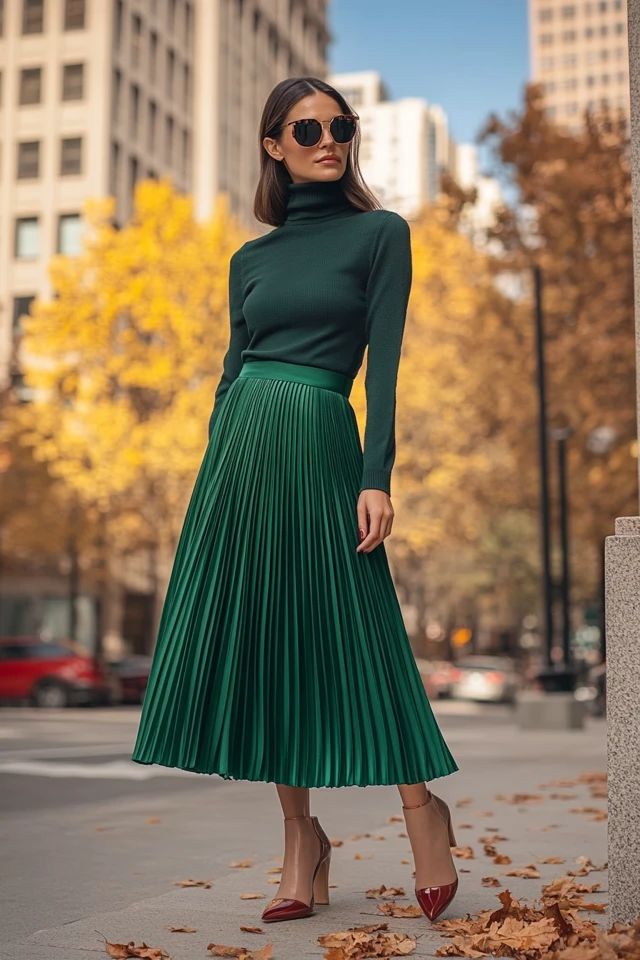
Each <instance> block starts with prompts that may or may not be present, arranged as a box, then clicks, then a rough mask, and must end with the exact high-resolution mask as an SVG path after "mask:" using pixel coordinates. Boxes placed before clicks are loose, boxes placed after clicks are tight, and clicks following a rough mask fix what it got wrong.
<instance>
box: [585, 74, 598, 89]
mask: <svg viewBox="0 0 640 960" xmlns="http://www.w3.org/2000/svg"><path fill="white" fill-rule="evenodd" d="M595 82H596V78H595V77H593V76H591V75H590V76H588V77H587V86H588V87H592V86H593V85H594V83H595Z"/></svg>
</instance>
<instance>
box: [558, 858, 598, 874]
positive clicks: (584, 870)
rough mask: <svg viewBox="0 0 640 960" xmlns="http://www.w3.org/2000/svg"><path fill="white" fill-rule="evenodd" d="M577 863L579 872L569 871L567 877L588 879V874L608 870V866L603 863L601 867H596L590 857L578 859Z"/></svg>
mask: <svg viewBox="0 0 640 960" xmlns="http://www.w3.org/2000/svg"><path fill="white" fill-rule="evenodd" d="M575 862H576V863H577V864H579V868H578V869H577V870H567V875H568V876H569V877H586V876H587V874H588V873H593V871H594V870H595V871H598V872H599V871H600V870H606V869H607V864H606V863H603V864H602V866H601V867H596V865H595V863H593V862H592V861H591V860H590V859H589V857H576V860H575Z"/></svg>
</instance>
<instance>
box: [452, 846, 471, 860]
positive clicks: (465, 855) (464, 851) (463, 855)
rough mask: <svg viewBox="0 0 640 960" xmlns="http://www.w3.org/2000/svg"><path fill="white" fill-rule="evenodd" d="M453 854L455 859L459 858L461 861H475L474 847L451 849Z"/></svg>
mask: <svg viewBox="0 0 640 960" xmlns="http://www.w3.org/2000/svg"><path fill="white" fill-rule="evenodd" d="M451 853H452V854H453V856H454V857H459V858H460V859H461V860H475V854H474V852H473V848H472V847H451Z"/></svg>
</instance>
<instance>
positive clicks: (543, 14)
mask: <svg viewBox="0 0 640 960" xmlns="http://www.w3.org/2000/svg"><path fill="white" fill-rule="evenodd" d="M538 17H539V19H540V23H550V22H551V21H552V20H553V10H552V9H551V8H550V7H543V8H542V10H541V11H540V13H539V14H538Z"/></svg>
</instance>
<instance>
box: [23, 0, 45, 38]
mask: <svg viewBox="0 0 640 960" xmlns="http://www.w3.org/2000/svg"><path fill="white" fill-rule="evenodd" d="M43 29H44V0H22V32H23V34H30V33H42V31H43Z"/></svg>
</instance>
